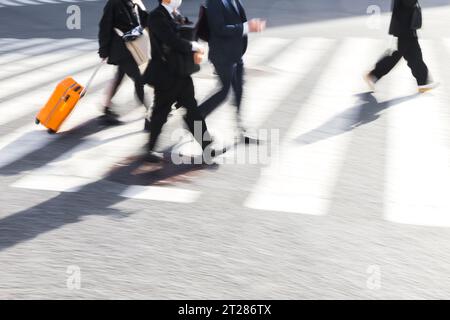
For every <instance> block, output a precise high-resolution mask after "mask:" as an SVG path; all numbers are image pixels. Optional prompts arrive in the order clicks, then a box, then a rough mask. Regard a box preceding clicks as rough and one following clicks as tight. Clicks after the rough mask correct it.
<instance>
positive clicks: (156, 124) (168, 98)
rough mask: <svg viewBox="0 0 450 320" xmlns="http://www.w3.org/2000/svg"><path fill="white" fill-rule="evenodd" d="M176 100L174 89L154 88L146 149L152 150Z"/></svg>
mask: <svg viewBox="0 0 450 320" xmlns="http://www.w3.org/2000/svg"><path fill="white" fill-rule="evenodd" d="M175 100H176V95H175V94H174V90H173V89H172V88H171V89H169V90H158V89H156V88H155V99H154V105H153V110H152V115H151V118H150V139H149V143H148V146H147V149H148V150H147V151H154V149H155V146H156V142H157V140H158V137H159V135H160V134H161V130H162V127H163V126H164V124H165V123H166V121H167V117H168V116H169V113H170V111H171V108H172V104H173V103H174V102H175Z"/></svg>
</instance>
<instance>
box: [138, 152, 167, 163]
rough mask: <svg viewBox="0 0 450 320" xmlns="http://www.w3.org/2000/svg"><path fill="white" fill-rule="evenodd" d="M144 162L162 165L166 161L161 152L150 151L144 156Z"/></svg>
mask: <svg viewBox="0 0 450 320" xmlns="http://www.w3.org/2000/svg"><path fill="white" fill-rule="evenodd" d="M143 160H144V161H145V162H149V163H160V162H162V161H163V160H164V156H163V154H161V153H159V152H155V151H150V152H148V153H147V154H146V155H145V156H144V159H143Z"/></svg>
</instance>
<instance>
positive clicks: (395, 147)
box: [384, 41, 450, 227]
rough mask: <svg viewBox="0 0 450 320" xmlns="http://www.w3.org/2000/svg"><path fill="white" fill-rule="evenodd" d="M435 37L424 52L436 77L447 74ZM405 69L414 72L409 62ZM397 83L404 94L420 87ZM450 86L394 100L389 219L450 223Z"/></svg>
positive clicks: (388, 175)
mask: <svg viewBox="0 0 450 320" xmlns="http://www.w3.org/2000/svg"><path fill="white" fill-rule="evenodd" d="M432 43H433V42H430V41H421V44H422V47H423V51H424V57H425V60H426V63H427V64H428V67H429V69H430V72H431V73H432V74H433V75H434V77H435V78H436V80H441V79H442V80H443V79H444V78H443V74H442V73H441V70H440V68H439V66H438V65H437V64H436V62H435V61H436V60H435V58H434V57H435V56H436V54H435V51H434V46H432ZM399 69H400V70H399V73H400V72H402V73H401V74H402V75H403V76H404V77H405V79H404V82H406V81H407V79H408V78H409V79H410V80H411V75H410V71H409V68H407V66H406V64H402V65H401V66H400V68H399ZM410 84H411V85H410V86H407V87H403V88H402V87H400V86H396V85H395V84H393V85H392V86H391V88H392V90H393V91H395V92H399V94H402V93H403V92H404V91H407V90H417V87H416V85H415V83H413V81H411V82H410ZM443 89H444V88H442V87H441V88H438V89H435V90H433V91H431V92H430V93H427V94H423V95H420V96H418V97H415V98H414V99H411V100H408V101H405V102H403V103H401V104H399V105H396V106H393V107H392V108H390V109H389V110H388V112H387V119H388V126H389V127H388V131H387V137H388V139H387V145H388V146H387V148H388V150H387V164H386V167H387V171H386V186H385V190H386V193H385V201H384V203H385V219H387V220H389V221H393V222H396V223H403V224H412V225H426V226H440V227H450V198H449V196H448V190H450V149H449V140H448V134H449V131H448V123H447V121H446V118H445V117H442V116H441V115H442V114H445V112H446V110H447V108H448V104H447V103H446V102H445V101H443V100H442V99H441V96H442V94H443Z"/></svg>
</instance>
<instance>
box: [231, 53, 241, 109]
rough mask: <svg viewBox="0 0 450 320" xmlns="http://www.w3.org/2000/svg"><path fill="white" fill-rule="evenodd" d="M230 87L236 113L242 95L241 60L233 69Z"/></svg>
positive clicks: (239, 107) (239, 106)
mask: <svg viewBox="0 0 450 320" xmlns="http://www.w3.org/2000/svg"><path fill="white" fill-rule="evenodd" d="M231 86H232V88H233V92H234V104H235V105H236V108H237V112H238V113H239V112H240V110H241V104H242V95H243V92H244V62H243V61H242V60H241V61H240V62H238V63H237V64H236V65H235V66H234V68H233V78H232V81H231Z"/></svg>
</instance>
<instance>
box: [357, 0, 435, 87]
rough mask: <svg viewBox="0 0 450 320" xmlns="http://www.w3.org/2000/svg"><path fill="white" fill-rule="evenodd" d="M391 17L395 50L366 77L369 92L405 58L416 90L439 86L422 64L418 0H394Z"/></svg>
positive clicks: (380, 61) (420, 15) (390, 30)
mask: <svg viewBox="0 0 450 320" xmlns="http://www.w3.org/2000/svg"><path fill="white" fill-rule="evenodd" d="M392 5H393V8H392V18H391V24H390V28H389V34H391V35H392V36H394V37H396V38H397V39H398V40H397V50H395V51H393V52H391V53H390V54H388V55H386V56H384V57H383V58H382V59H381V60H379V61H378V62H377V64H376V66H375V69H374V70H372V71H371V72H369V73H368V74H367V75H366V76H365V80H366V81H367V83H368V85H369V86H370V88H371V89H372V90H374V89H375V84H376V83H377V82H378V81H379V80H380V79H381V78H382V77H383V76H385V75H386V74H388V73H389V72H390V71H391V70H392V69H393V68H394V67H395V66H396V65H397V63H398V62H399V61H400V59H401V58H405V60H406V61H407V63H408V67H409V68H410V69H411V71H412V74H413V76H414V77H415V78H416V81H417V85H418V91H419V92H420V93H424V92H427V91H429V90H432V89H434V88H436V87H437V86H438V83H436V82H434V81H433V80H432V79H431V77H430V73H429V71H428V67H427V65H426V64H425V62H424V61H423V57H422V50H421V48H420V44H419V39H418V35H417V30H418V29H420V28H421V27H422V10H421V8H420V5H419V2H418V0H393V3H392Z"/></svg>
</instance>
